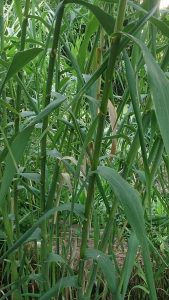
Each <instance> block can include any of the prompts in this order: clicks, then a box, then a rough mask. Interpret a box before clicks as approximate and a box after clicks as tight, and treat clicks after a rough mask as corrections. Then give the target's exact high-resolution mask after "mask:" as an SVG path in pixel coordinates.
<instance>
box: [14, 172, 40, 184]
mask: <svg viewBox="0 0 169 300" xmlns="http://www.w3.org/2000/svg"><path fill="white" fill-rule="evenodd" d="M19 175H20V176H21V177H24V178H26V179H28V180H32V181H35V182H40V174H38V173H19Z"/></svg>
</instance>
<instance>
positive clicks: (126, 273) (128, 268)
mask: <svg viewBox="0 0 169 300" xmlns="http://www.w3.org/2000/svg"><path fill="white" fill-rule="evenodd" d="M137 249H138V240H137V237H136V235H135V234H134V233H133V232H132V233H131V235H130V238H129V241H128V251H127V255H126V258H125V262H124V266H123V270H122V273H121V276H120V277H121V278H120V281H121V282H122V285H123V288H122V297H123V299H124V298H125V294H126V291H127V287H128V283H129V280H130V276H131V273H132V270H133V266H134V262H135V257H136V254H137Z"/></svg>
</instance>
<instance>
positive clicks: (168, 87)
mask: <svg viewBox="0 0 169 300" xmlns="http://www.w3.org/2000/svg"><path fill="white" fill-rule="evenodd" d="M129 37H130V38H131V39H132V40H133V41H134V42H135V43H136V44H137V45H138V46H139V47H140V48H141V50H142V53H143V57H144V60H145V63H146V66H147V68H146V70H147V74H148V81H149V84H150V90H151V93H152V99H153V103H154V108H155V113H156V117H157V121H158V125H159V128H160V131H161V135H162V138H163V142H164V146H165V148H166V151H167V153H168V155H169V135H168V130H166V129H167V128H168V124H169V102H168V95H169V80H168V79H167V78H166V76H165V73H164V72H163V71H162V69H161V68H160V66H159V65H158V64H157V62H156V61H155V59H154V57H153V56H152V54H151V53H150V51H149V50H148V48H147V47H146V46H145V44H143V42H142V41H140V40H139V39H137V38H135V37H133V36H129Z"/></svg>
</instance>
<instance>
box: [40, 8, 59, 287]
mask: <svg viewBox="0 0 169 300" xmlns="http://www.w3.org/2000/svg"><path fill="white" fill-rule="evenodd" d="M63 13H64V4H63V2H61V3H59V5H58V7H57V13H56V22H55V28H54V35H53V43H52V49H51V52H50V57H49V66H48V75H47V83H46V91H45V98H44V105H43V106H44V107H46V106H47V105H48V104H49V103H50V99H51V91H52V83H53V76H54V68H55V61H56V54H57V49H58V42H59V35H60V29H61V22H62V17H63ZM47 127H48V117H46V118H44V120H43V125H42V132H43V133H44V135H43V138H42V140H41V178H40V184H41V213H43V212H44V211H45V209H46V188H45V184H46V161H47V159H46V146H47ZM41 235H42V242H41V264H42V276H43V279H44V284H43V286H42V289H43V291H47V290H48V288H49V276H48V275H49V274H48V273H49V268H48V264H47V263H45V261H46V258H47V255H48V247H47V227H46V223H45V222H44V223H43V224H42V226H41Z"/></svg>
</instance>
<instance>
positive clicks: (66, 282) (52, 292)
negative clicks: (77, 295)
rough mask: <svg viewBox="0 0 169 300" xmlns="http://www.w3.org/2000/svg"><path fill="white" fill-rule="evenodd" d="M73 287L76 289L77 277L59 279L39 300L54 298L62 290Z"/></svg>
mask: <svg viewBox="0 0 169 300" xmlns="http://www.w3.org/2000/svg"><path fill="white" fill-rule="evenodd" d="M68 287H74V288H78V280H77V276H68V277H63V278H61V279H60V280H59V281H58V282H57V283H56V285H55V286H53V287H52V288H51V289H49V291H48V292H47V293H45V294H44V295H43V296H41V297H40V300H49V299H51V297H53V296H54V297H56V296H58V295H59V293H60V292H61V291H62V289H65V288H68Z"/></svg>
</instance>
